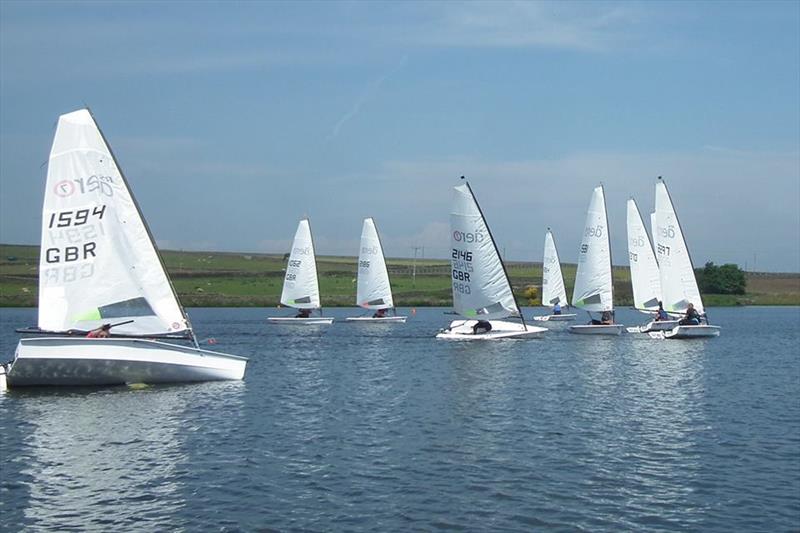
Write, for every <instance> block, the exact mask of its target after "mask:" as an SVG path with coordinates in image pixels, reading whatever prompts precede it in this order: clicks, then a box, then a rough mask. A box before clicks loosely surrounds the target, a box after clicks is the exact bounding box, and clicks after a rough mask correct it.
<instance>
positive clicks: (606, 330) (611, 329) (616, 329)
mask: <svg viewBox="0 0 800 533" xmlns="http://www.w3.org/2000/svg"><path fill="white" fill-rule="evenodd" d="M624 327H625V326H623V325H622V324H598V325H594V324H584V325H578V326H570V327H569V332H570V333H577V334H578V335H619V334H620V333H622V328H624Z"/></svg>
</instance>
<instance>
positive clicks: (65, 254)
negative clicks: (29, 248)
mask: <svg viewBox="0 0 800 533" xmlns="http://www.w3.org/2000/svg"><path fill="white" fill-rule="evenodd" d="M45 187H46V188H45V194H44V203H43V206H42V235H41V257H40V264H39V272H40V275H39V319H38V326H39V328H41V329H42V330H48V331H67V330H71V329H77V330H82V329H92V328H93V327H97V326H99V325H100V324H102V323H105V322H107V319H108V318H111V317H110V316H109V313H111V311H109V310H110V309H113V310H114V311H113V315H114V316H113V318H114V319H115V320H117V321H120V319H126V318H129V319H131V320H132V322H130V323H128V324H124V325H120V326H119V327H118V328H115V330H114V332H115V333H117V334H129V335H147V334H165V333H169V334H174V333H179V332H184V331H190V330H191V326H190V324H189V321H188V319H187V317H186V315H185V313H184V311H183V308H182V307H181V306H180V303H179V302H178V299H177V296H176V294H175V292H174V290H173V288H172V285H171V284H170V281H169V278H168V277H167V274H166V271H165V269H164V267H163V264H162V262H161V258H160V256H159V254H158V250H157V249H156V247H155V244H154V242H153V238H152V235H151V234H150V231H149V229H148V228H147V225H146V223H145V221H144V218H143V217H142V215H141V212H140V210H139V207H138V205H137V203H136V200H135V198H134V196H133V194H132V192H131V190H130V188H129V186H128V184H127V181H126V180H125V177H124V175H123V173H122V171H121V170H120V168H119V166H118V164H117V162H116V159H115V158H114V155H113V152H112V151H111V148H110V146H109V145H108V143H107V142H106V140H105V138H104V136H103V134H102V132H101V131H100V129H99V127H98V126H97V124H96V122H95V121H94V118H93V117H92V115H91V113H90V112H89V110H88V109H81V110H78V111H74V112H72V113H68V114H65V115H62V116H61V117H59V120H58V125H57V127H56V133H55V136H54V139H53V146H52V148H51V151H50V158H49V163H48V170H47V182H46V186H45ZM124 302H128V304H127V305H123V304H121V303H124Z"/></svg>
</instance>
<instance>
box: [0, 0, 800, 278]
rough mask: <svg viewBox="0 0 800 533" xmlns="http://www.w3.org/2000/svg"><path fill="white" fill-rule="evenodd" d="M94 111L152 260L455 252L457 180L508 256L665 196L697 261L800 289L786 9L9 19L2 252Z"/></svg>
mask: <svg viewBox="0 0 800 533" xmlns="http://www.w3.org/2000/svg"><path fill="white" fill-rule="evenodd" d="M84 105H89V106H90V107H91V108H92V111H93V112H94V114H95V117H96V118H97V120H98V122H99V123H100V126H101V127H102V128H103V131H104V133H105V135H106V137H107V138H108V140H109V142H110V143H111V145H112V147H113V149H114V151H115V153H116V155H117V157H118V159H119V161H120V164H121V166H122V168H123V170H124V172H125V173H126V175H127V176H128V179H129V181H130V183H131V186H132V188H133V190H134V192H135V194H136V196H137V198H138V200H139V203H140V204H141V206H142V210H143V211H144V213H145V215H146V217H147V219H148V222H149V224H150V226H151V229H152V230H153V233H154V234H155V236H156V239H157V241H158V243H159V245H160V246H162V247H165V248H173V249H194V250H197V249H202V250H230V251H249V252H262V251H263V252H283V251H285V250H287V249H288V247H289V241H290V239H291V237H292V235H293V234H294V230H295V227H296V225H297V221H298V219H299V218H300V217H302V216H304V215H308V216H310V217H311V222H312V229H313V231H314V236H315V240H316V245H317V249H318V252H319V253H322V254H347V255H355V253H356V250H357V240H358V237H359V235H360V228H361V221H362V219H363V217H365V216H374V217H375V219H376V221H377V224H378V228H379V230H380V231H381V237H382V240H383V241H384V246H385V248H386V252H387V255H390V256H409V255H411V254H412V253H413V252H412V247H413V246H424V247H425V254H426V256H429V257H446V250H447V243H448V231H447V224H448V211H449V204H450V188H451V186H452V185H454V184H456V182H457V179H458V176H460V175H462V174H464V175H467V176H468V177H469V178H470V179H471V183H472V186H473V189H474V190H475V193H476V194H477V196H478V199H479V201H480V203H481V206H482V208H483V211H484V213H485V214H486V216H487V219H488V222H489V225H490V227H491V228H492V232H493V233H494V235H495V237H496V239H497V240H498V244H499V246H500V248H501V249H505V253H506V257H507V258H508V259H510V260H541V254H542V246H543V241H544V232H545V229H546V228H547V226H551V227H552V228H553V231H554V234H555V237H556V240H557V243H558V246H559V252H560V254H561V255H562V258H563V260H565V261H574V260H575V259H576V257H577V252H578V245H579V241H580V233H581V231H582V226H583V220H584V216H585V209H586V207H587V205H588V202H589V197H590V194H591V190H592V187H593V186H594V185H595V184H597V183H598V182H600V181H602V182H603V183H604V184H605V186H606V196H607V202H608V209H609V218H610V225H611V231H612V248H613V255H614V262H615V263H618V264H626V263H627V259H626V257H627V250H626V244H625V243H626V241H625V202H626V200H627V198H628V197H629V196H631V195H632V196H634V197H635V198H636V199H637V201H638V202H639V204H640V208H641V210H642V212H648V211H649V210H650V209H651V206H652V203H653V189H654V187H653V183H654V181H655V177H656V176H658V175H663V176H665V178H666V179H667V183H668V186H669V188H670V192H671V194H672V197H673V199H674V201H675V203H676V206H677V209H678V214H679V216H680V218H681V222H682V224H683V226H684V231H685V233H686V235H687V240H688V243H689V246H690V249H691V251H692V256H693V258H694V260H695V262H696V263H699V264H702V263H703V262H705V261H715V262H717V263H724V262H737V263H739V264H741V265H742V266H744V265H745V263H747V265H748V267H749V268H752V267H753V263H754V262H755V264H756V268H758V269H759V270H773V271H800V214H799V213H800V211H798V203H799V202H800V3H798V2H754V3H748V2H730V3H725V2H708V3H703V2H666V3H657V2H641V3H637V2H621V3H614V2H610V3H606V2H589V3H581V2H561V3H549V2H541V3H539V2H486V3H484V2H468V3H460V2H436V3H433V2H431V3H423V2H398V3H390V2H383V3H378V2H290V3H279V2H270V3H266V2H263V3H262V2H242V3H232V2H230V3H213V2H198V3H191V2H171V3H169V2H163V3H158V2H152V3H148V2H132V3H123V2H114V3H102V2H78V3H70V2H53V3H42V2H12V1H7V0H4V1H3V2H0V193H1V194H0V242H6V243H8V242H13V243H31V244H33V243H37V242H38V239H39V231H40V229H39V226H40V216H41V202H42V190H43V184H44V178H45V173H46V165H43V163H45V162H46V160H47V154H48V151H49V148H50V143H51V142H52V135H53V132H54V124H55V121H56V119H57V117H58V115H59V114H61V113H66V112H69V111H71V110H74V109H76V108H79V107H82V106H84Z"/></svg>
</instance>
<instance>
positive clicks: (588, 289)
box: [572, 185, 614, 311]
mask: <svg viewBox="0 0 800 533" xmlns="http://www.w3.org/2000/svg"><path fill="white" fill-rule="evenodd" d="M613 302H614V286H613V282H612V275H611V246H610V239H609V235H608V218H607V216H606V204H605V195H604V192H603V187H602V185H601V186H599V187H595V189H594V191H593V192H592V199H591V201H590V203H589V209H588V210H587V213H586V223H585V224H584V230H583V239H582V240H581V247H580V253H579V255H578V271H577V273H576V275H575V288H574V290H573V293H572V305H574V306H576V307H580V308H582V309H585V310H587V311H611V310H613V309H614V303H613Z"/></svg>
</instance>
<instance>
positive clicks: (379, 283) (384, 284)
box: [356, 218, 394, 309]
mask: <svg viewBox="0 0 800 533" xmlns="http://www.w3.org/2000/svg"><path fill="white" fill-rule="evenodd" d="M356 304H357V305H359V306H361V307H363V308H365V309H390V308H392V307H394V301H393V300H392V287H391V285H390V284H389V272H388V271H387V270H386V260H385V259H384V257H383V247H382V246H381V240H380V237H378V229H377V228H376V227H375V221H374V220H372V218H365V219H364V225H363V226H362V228H361V249H360V250H359V253H358V288H357V290H356Z"/></svg>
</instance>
